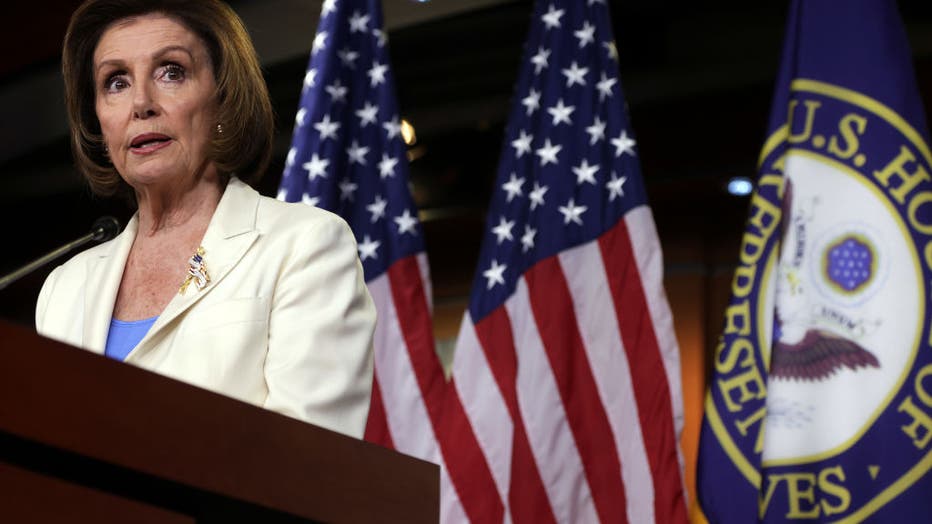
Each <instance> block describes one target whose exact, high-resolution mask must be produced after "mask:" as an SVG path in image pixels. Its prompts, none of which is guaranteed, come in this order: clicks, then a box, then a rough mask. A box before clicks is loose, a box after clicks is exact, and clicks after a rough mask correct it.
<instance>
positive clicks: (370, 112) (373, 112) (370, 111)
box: [356, 102, 379, 127]
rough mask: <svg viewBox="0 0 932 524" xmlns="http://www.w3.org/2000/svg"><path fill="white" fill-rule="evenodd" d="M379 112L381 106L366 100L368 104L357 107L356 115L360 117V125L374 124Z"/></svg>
mask: <svg viewBox="0 0 932 524" xmlns="http://www.w3.org/2000/svg"><path fill="white" fill-rule="evenodd" d="M378 112H379V106H376V105H372V104H371V103H369V102H366V105H365V106H363V108H362V109H357V110H356V116H358V117H359V127H366V126H367V125H369V124H374V123H375V120H376V116H377V113H378Z"/></svg>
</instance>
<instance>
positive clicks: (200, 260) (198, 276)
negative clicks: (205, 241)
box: [178, 246, 210, 295]
mask: <svg viewBox="0 0 932 524" xmlns="http://www.w3.org/2000/svg"><path fill="white" fill-rule="evenodd" d="M191 282H194V286H195V287H196V288H197V290H198V291H200V290H202V289H204V286H206V285H207V283H208V282H210V275H209V274H208V273H207V265H206V264H204V247H203V246H198V248H197V251H195V252H194V254H193V255H191V258H189V259H188V275H187V276H186V277H185V279H184V282H182V283H181V287H180V288H179V289H178V294H179V295H184V292H185V290H187V289H188V285H190V284H191Z"/></svg>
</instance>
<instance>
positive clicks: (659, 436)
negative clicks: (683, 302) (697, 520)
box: [599, 208, 686, 522]
mask: <svg viewBox="0 0 932 524" xmlns="http://www.w3.org/2000/svg"><path fill="white" fill-rule="evenodd" d="M645 213H646V215H647V216H646V217H645V216H644V214H645ZM629 221H631V222H632V224H631V226H632V227H630V228H629V227H628V222H629ZM651 229H653V220H652V219H650V210H649V209H647V208H641V209H639V210H632V211H631V212H630V213H629V214H628V215H627V216H626V217H625V220H623V221H621V222H619V223H618V225H617V226H615V228H613V229H611V230H609V231H607V232H606V233H605V234H604V235H603V236H602V238H601V239H600V240H599V247H600V250H601V253H602V258H603V259H604V260H605V265H606V266H607V267H611V268H612V271H610V272H608V273H607V275H608V285H609V288H610V289H611V293H612V297H613V302H614V304H615V308H614V309H615V313H616V316H617V319H618V326H619V330H620V332H621V340H622V346H623V347H624V350H625V353H626V354H627V361H628V362H629V364H630V373H631V382H632V384H634V388H633V389H634V397H635V399H636V402H637V406H638V411H637V412H638V417H639V419H640V422H641V423H640V428H641V431H642V432H643V442H644V446H645V450H646V456H647V460H648V463H649V464H650V469H651V471H654V472H658V474H655V475H654V476H652V480H653V484H654V492H655V500H656V505H655V508H654V510H655V516H656V519H657V521H658V522H670V521H672V520H677V519H685V518H686V514H685V501H683V500H682V498H681V497H682V493H683V481H682V477H681V475H680V474H679V472H680V468H679V464H680V459H679V455H678V453H677V450H678V449H679V448H678V446H675V445H674V444H675V443H676V438H677V435H678V434H679V428H677V427H675V423H674V417H673V405H674V403H675V402H674V401H673V400H671V399H673V398H675V399H677V402H679V403H680V405H681V404H682V394H681V393H680V390H679V386H678V384H679V364H678V362H679V361H678V357H674V360H673V362H672V363H670V362H667V361H665V359H664V358H663V353H662V350H661V346H660V342H659V340H658V338H659V337H658V333H661V332H662V331H660V330H661V329H668V330H669V332H670V333H673V328H672V325H663V324H662V323H663V322H665V321H668V320H669V319H670V318H671V315H670V313H669V309H668V306H666V302H665V301H663V302H661V303H660V304H657V303H655V304H654V307H653V310H652V308H651V307H650V304H649V303H648V299H647V294H646V293H645V288H646V289H651V288H652V289H653V293H654V294H655V296H661V297H662V296H663V287H662V281H661V279H659V278H656V271H654V270H652V269H651V267H650V262H651V260H650V259H649V258H648V257H644V259H643V260H641V261H638V260H637V259H636V257H637V256H638V255H639V254H640V255H641V256H642V257H643V256H644V254H645V253H651V252H659V246H658V245H657V241H656V238H657V237H656V235H650V234H646V233H645V232H649V231H650V230H651ZM631 232H641V235H642V236H640V237H638V236H634V234H632V233H631ZM651 244H653V245H651ZM657 262H659V260H657ZM641 267H644V269H645V270H646V273H647V275H651V274H654V276H655V278H654V282H653V286H652V287H648V285H647V284H646V283H645V281H644V279H643V276H644V272H642V271H641ZM628 272H630V273H631V274H630V275H628V274H627V273H628ZM656 324H661V325H660V326H657V325H656ZM666 347H670V346H669V345H668V346H666ZM673 347H675V346H673ZM670 368H673V372H674V373H675V374H674V375H672V376H671V374H670V372H671V370H670ZM671 388H675V391H673V392H672V394H671ZM674 517H676V518H674Z"/></svg>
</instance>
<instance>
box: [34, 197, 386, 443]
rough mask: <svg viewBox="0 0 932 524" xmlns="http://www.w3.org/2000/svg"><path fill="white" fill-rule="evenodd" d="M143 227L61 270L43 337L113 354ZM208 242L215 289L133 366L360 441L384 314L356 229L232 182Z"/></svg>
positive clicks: (184, 308) (190, 297) (132, 226)
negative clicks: (130, 261) (132, 255)
mask: <svg viewBox="0 0 932 524" xmlns="http://www.w3.org/2000/svg"><path fill="white" fill-rule="evenodd" d="M137 228H138V215H137V216H133V218H132V220H130V222H129V224H127V226H126V229H125V230H124V231H123V233H121V234H120V235H119V236H117V237H116V238H115V239H113V240H111V241H109V242H106V243H104V244H101V245H98V246H95V247H93V248H91V249H88V250H87V251H84V252H83V253H80V254H78V255H76V256H75V257H74V258H72V259H71V260H69V261H68V262H66V263H65V264H64V265H62V266H59V267H57V268H56V269H55V270H54V271H52V273H51V274H50V275H49V277H48V279H47V280H46V281H45V284H44V285H43V286H42V291H41V292H40V294H39V300H38V303H37V305H36V329H37V330H38V332H39V333H40V334H42V335H45V336H47V337H50V338H53V339H56V340H59V341H62V342H65V343H68V344H72V345H74V346H79V347H82V348H85V349H88V350H90V351H93V352H95V353H99V354H103V352H104V347H105V345H106V341H107V333H108V330H109V327H110V320H111V317H112V315H113V306H114V303H115V302H116V295H117V290H118V289H119V287H120V280H121V279H122V276H123V267H124V266H125V264H126V259H127V257H128V255H129V251H130V247H131V246H132V245H133V241H134V239H135V237H136V231H137ZM201 246H202V247H203V248H204V255H203V259H204V263H205V265H206V267H207V272H208V274H209V276H210V283H208V284H207V286H206V287H205V288H204V289H202V290H200V291H198V290H197V288H196V287H195V286H194V285H190V286H188V289H187V290H186V292H185V294H184V295H181V294H176V295H175V296H174V298H172V300H171V302H169V304H168V305H167V306H166V307H165V310H164V311H162V313H161V314H160V315H159V318H158V320H157V321H156V322H155V324H154V325H153V326H152V328H151V329H150V330H149V332H148V333H147V334H146V336H145V338H143V339H142V340H141V341H140V342H139V344H138V345H137V346H136V347H135V348H134V349H133V351H132V352H130V354H129V355H128V356H127V357H126V362H127V363H130V364H134V365H136V366H139V367H142V368H145V369H148V370H151V371H155V372H156V373H161V374H163V375H167V376H169V377H173V378H176V379H178V380H182V381H184V382H188V383H191V384H194V385H196V386H200V387H203V388H206V389H209V390H212V391H215V392H218V393H222V394H224V395H228V396H231V397H234V398H237V399H239V400H243V401H245V402H249V403H252V404H255V405H257V406H263V407H265V408H268V409H271V410H274V411H278V412H280V413H284V414H286V415H290V416H292V417H295V418H299V419H302V420H305V421H307V422H310V423H313V424H317V425H319V426H323V427H325V428H329V429H333V430H335V431H339V432H342V433H345V434H348V435H351V436H355V437H361V436H362V434H363V429H364V426H365V421H366V416H367V414H368V410H369V394H370V390H371V387H372V335H373V331H374V327H375V319H376V313H375V306H374V305H373V303H372V298H371V297H370V296H369V292H368V290H367V288H366V285H365V282H364V281H363V272H362V266H361V265H360V263H359V258H358V256H357V252H356V242H355V239H354V238H353V234H352V233H351V232H350V230H349V227H348V226H347V224H346V223H345V222H344V221H343V220H342V219H340V218H339V217H338V216H336V215H334V214H332V213H329V212H327V211H323V210H321V209H317V208H315V207H311V206H307V205H304V204H286V203H284V202H279V201H277V200H275V199H272V198H268V197H263V196H260V195H259V193H257V192H256V191H255V190H253V189H252V188H250V187H249V186H247V185H246V184H244V183H243V182H241V181H240V180H238V179H236V178H232V179H231V180H230V183H229V184H228V185H227V188H226V190H225V191H224V193H223V197H222V198H221V200H220V203H219V205H218V206H217V209H216V211H215V212H214V216H213V217H212V218H211V221H210V225H209V226H208V227H207V232H206V233H205V234H204V239H203V242H202V244H201ZM179 284H180V282H179Z"/></svg>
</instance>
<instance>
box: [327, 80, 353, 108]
mask: <svg viewBox="0 0 932 524" xmlns="http://www.w3.org/2000/svg"><path fill="white" fill-rule="evenodd" d="M324 89H325V90H326V91H327V94H329V95H330V101H331V102H332V103H334V104H335V103H337V102H346V92H347V91H348V90H349V89H348V88H347V87H345V86H344V85H342V84H340V79H336V80H334V81H333V83H332V84H330V85H328V86H327V87H325V88H324Z"/></svg>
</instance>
